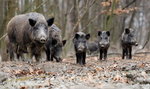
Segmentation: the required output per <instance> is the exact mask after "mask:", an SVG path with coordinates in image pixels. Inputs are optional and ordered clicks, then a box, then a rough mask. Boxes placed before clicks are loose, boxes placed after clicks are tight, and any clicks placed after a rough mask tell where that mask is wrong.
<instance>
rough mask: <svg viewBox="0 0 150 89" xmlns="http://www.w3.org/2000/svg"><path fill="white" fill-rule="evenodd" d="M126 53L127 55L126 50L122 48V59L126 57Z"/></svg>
mask: <svg viewBox="0 0 150 89" xmlns="http://www.w3.org/2000/svg"><path fill="white" fill-rule="evenodd" d="M125 55H126V50H125V49H124V48H123V49H122V59H124V58H125Z"/></svg>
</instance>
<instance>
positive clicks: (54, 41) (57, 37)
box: [46, 24, 66, 62]
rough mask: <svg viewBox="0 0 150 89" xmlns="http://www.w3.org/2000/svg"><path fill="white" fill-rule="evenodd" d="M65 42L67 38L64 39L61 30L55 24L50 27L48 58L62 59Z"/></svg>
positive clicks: (51, 59) (47, 44)
mask: <svg viewBox="0 0 150 89" xmlns="http://www.w3.org/2000/svg"><path fill="white" fill-rule="evenodd" d="M65 44H66V40H62V37H61V30H60V29H59V28H58V27H57V26H56V25H55V24H53V25H52V26H51V27H49V39H48V41H47V43H46V55H47V60H48V61H53V59H56V62H60V61H62V58H61V53H62V48H63V46H64V45H65Z"/></svg>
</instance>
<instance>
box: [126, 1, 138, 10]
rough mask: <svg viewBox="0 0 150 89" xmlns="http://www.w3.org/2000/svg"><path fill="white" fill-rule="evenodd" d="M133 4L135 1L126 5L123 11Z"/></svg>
mask: <svg viewBox="0 0 150 89" xmlns="http://www.w3.org/2000/svg"><path fill="white" fill-rule="evenodd" d="M134 2H136V0H133V1H132V2H130V3H129V4H127V5H126V6H125V7H124V8H123V9H126V8H128V7H129V6H130V5H132V4H133V3H134Z"/></svg>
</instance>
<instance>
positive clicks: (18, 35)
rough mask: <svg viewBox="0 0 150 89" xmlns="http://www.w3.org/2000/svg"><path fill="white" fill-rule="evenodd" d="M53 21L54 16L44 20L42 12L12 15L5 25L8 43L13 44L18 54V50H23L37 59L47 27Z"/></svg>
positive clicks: (41, 49) (46, 37) (47, 32)
mask: <svg viewBox="0 0 150 89" xmlns="http://www.w3.org/2000/svg"><path fill="white" fill-rule="evenodd" d="M53 22H54V18H51V19H48V20H47V21H46V19H45V17H44V16H43V15H42V14H40V13H36V12H31V13H27V14H21V15H17V16H15V17H13V18H12V19H11V20H10V21H9V23H8V25H7V33H8V39H9V41H10V43H11V44H13V45H14V46H15V53H16V54H17V55H20V51H25V52H28V53H31V55H32V56H35V58H36V60H37V61H39V59H40V57H41V52H42V51H43V47H44V46H45V43H46V42H47V40H48V35H49V31H48V27H49V26H51V25H52V24H53ZM27 49H29V50H27ZM35 50H36V51H35Z"/></svg>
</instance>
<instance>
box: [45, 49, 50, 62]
mask: <svg viewBox="0 0 150 89" xmlns="http://www.w3.org/2000/svg"><path fill="white" fill-rule="evenodd" d="M46 57H47V61H50V50H49V49H47V50H46Z"/></svg>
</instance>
